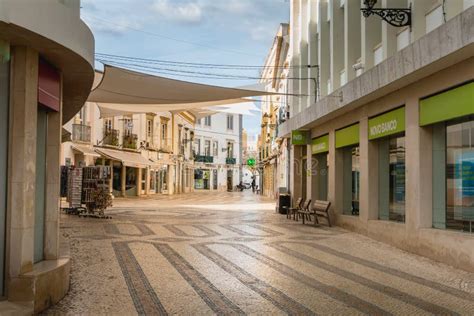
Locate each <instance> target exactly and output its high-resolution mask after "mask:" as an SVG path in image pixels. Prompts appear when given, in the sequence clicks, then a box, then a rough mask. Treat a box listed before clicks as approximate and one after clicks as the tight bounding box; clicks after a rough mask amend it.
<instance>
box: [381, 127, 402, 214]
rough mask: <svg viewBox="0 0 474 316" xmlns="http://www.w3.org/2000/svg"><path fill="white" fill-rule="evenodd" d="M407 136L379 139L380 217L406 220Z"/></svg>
mask: <svg viewBox="0 0 474 316" xmlns="http://www.w3.org/2000/svg"><path fill="white" fill-rule="evenodd" d="M405 178H406V177H405V136H404V135H400V136H398V137H397V136H392V137H388V138H385V139H382V140H380V141H379V219H381V220H390V221H396V222H405Z"/></svg>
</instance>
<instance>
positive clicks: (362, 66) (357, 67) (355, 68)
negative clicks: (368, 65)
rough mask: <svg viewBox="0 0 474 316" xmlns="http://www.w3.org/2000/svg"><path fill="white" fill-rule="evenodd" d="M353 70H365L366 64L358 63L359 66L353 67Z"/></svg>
mask: <svg viewBox="0 0 474 316" xmlns="http://www.w3.org/2000/svg"><path fill="white" fill-rule="evenodd" d="M352 69H354V70H356V71H357V70H359V69H364V63H362V62H358V63H357V64H354V65H352Z"/></svg>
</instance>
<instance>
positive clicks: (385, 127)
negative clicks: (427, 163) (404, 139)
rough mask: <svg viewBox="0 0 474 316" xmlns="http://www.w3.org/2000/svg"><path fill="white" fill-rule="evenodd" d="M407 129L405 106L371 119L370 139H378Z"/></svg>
mask: <svg viewBox="0 0 474 316" xmlns="http://www.w3.org/2000/svg"><path fill="white" fill-rule="evenodd" d="M404 131H405V107H401V108H398V109H396V110H393V111H390V112H387V113H385V114H382V115H379V116H376V117H374V118H371V119H370V120H369V139H370V140H372V139H377V138H380V137H385V136H389V135H393V134H397V133H401V132H404Z"/></svg>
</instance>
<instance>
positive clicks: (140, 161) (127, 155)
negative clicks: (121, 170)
mask: <svg viewBox="0 0 474 316" xmlns="http://www.w3.org/2000/svg"><path fill="white" fill-rule="evenodd" d="M95 151H96V152H97V153H99V154H100V155H102V156H103V157H105V158H107V159H112V160H116V161H120V162H121V163H122V164H123V165H124V166H127V167H134V168H146V167H148V166H150V164H151V161H150V160H148V159H146V158H145V157H143V156H142V155H141V154H140V153H134V152H128V151H122V150H114V149H108V148H95Z"/></svg>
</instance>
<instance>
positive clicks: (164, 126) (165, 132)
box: [161, 122, 168, 144]
mask: <svg viewBox="0 0 474 316" xmlns="http://www.w3.org/2000/svg"><path fill="white" fill-rule="evenodd" d="M167 138H168V123H167V122H162V123H161V140H162V141H163V144H166V139H167Z"/></svg>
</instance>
